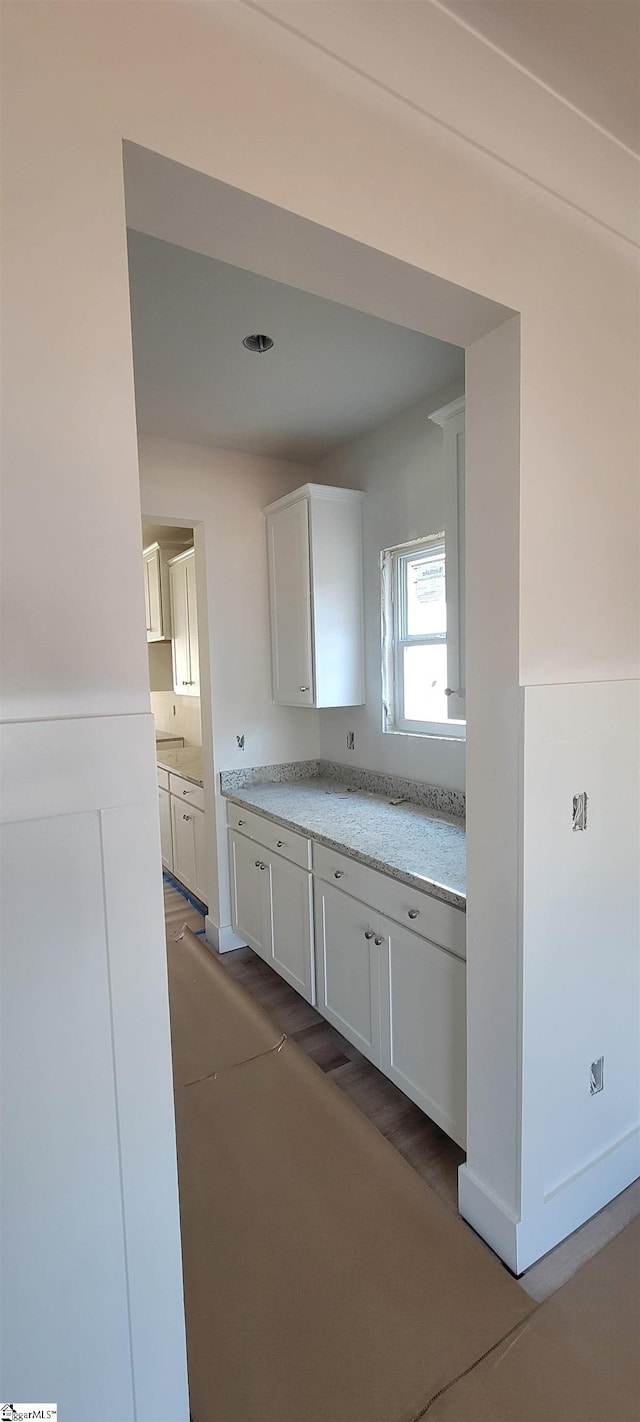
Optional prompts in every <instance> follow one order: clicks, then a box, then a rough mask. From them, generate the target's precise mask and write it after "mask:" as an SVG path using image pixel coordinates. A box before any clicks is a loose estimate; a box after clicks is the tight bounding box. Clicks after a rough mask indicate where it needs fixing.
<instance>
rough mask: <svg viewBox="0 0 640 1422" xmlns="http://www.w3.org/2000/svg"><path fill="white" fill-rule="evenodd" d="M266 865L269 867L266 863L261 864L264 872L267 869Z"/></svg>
mask: <svg viewBox="0 0 640 1422" xmlns="http://www.w3.org/2000/svg"><path fill="white" fill-rule="evenodd" d="M266 867H267V866H266V864H261V865H260V868H261V869H262V870H263V872H264V870H265V869H266Z"/></svg>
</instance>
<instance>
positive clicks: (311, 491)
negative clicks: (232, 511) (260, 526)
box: [264, 484, 364, 707]
mask: <svg viewBox="0 0 640 1422" xmlns="http://www.w3.org/2000/svg"><path fill="white" fill-rule="evenodd" d="M361 505H362V494H360V493H358V492H356V491H355V490H353V489H334V488H329V487H326V486H325V485H321V484H305V485H304V486H303V487H302V488H300V489H296V490H295V491H294V492H293V493H291V494H287V495H286V497H285V498H283V499H278V500H277V502H276V503H274V504H269V505H268V507H267V508H266V509H265V510H264V513H265V515H266V520H267V556H268V564H269V599H270V611H271V654H272V676H273V699H274V701H275V702H277V703H278V704H279V705H283V706H317V707H322V706H359V705H361V704H362V702H363V700H364V676H363V603H362V508H361Z"/></svg>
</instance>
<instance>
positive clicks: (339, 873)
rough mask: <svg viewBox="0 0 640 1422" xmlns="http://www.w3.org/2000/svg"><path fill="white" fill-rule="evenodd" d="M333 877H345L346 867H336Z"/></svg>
mask: <svg viewBox="0 0 640 1422" xmlns="http://www.w3.org/2000/svg"><path fill="white" fill-rule="evenodd" d="M333 877H334V879H342V878H343V877H344V869H335V870H334V874H333Z"/></svg>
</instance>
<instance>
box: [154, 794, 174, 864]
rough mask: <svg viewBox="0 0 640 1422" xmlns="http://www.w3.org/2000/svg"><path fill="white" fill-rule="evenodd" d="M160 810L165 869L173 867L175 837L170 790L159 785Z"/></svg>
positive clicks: (161, 843) (161, 844)
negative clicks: (172, 828) (173, 833)
mask: <svg viewBox="0 0 640 1422" xmlns="http://www.w3.org/2000/svg"><path fill="white" fill-rule="evenodd" d="M158 800H159V810H160V847H161V850H162V863H163V864H164V866H165V869H170V870H172V869H173V837H172V833H171V796H170V794H169V791H168V790H165V789H164V788H163V787H162V786H161V785H160V786H158Z"/></svg>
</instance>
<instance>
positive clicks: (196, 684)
mask: <svg viewBox="0 0 640 1422" xmlns="http://www.w3.org/2000/svg"><path fill="white" fill-rule="evenodd" d="M185 571H186V592H187V646H188V653H189V686H188V688H185V690H186V691H187V692H188V694H189V695H190V696H199V695H200V656H199V652H198V601H197V597H196V555H195V553H191V554H190V555H189V558H188V559H186V560H185Z"/></svg>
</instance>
